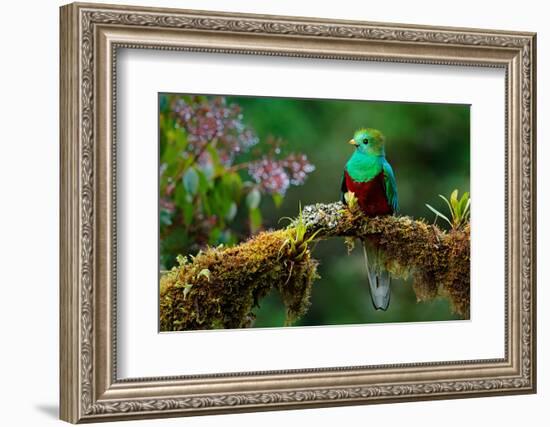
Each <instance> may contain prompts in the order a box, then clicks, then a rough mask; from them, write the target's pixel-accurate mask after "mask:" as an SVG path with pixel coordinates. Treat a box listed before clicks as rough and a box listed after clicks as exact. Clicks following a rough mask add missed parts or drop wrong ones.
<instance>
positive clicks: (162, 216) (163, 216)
mask: <svg viewBox="0 0 550 427" xmlns="http://www.w3.org/2000/svg"><path fill="white" fill-rule="evenodd" d="M159 220H160V225H161V226H162V225H164V226H168V225H172V214H171V213H170V212H169V211H167V210H166V209H161V210H160V212H159Z"/></svg>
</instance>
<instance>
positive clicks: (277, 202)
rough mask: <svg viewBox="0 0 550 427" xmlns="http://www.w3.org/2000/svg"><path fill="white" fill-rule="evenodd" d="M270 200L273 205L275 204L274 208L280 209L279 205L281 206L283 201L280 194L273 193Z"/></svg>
mask: <svg viewBox="0 0 550 427" xmlns="http://www.w3.org/2000/svg"><path fill="white" fill-rule="evenodd" d="M271 198H272V199H273V203H275V207H276V208H280V207H281V205H282V204H283V199H284V197H283V196H282V194H279V193H273V195H272V196H271Z"/></svg>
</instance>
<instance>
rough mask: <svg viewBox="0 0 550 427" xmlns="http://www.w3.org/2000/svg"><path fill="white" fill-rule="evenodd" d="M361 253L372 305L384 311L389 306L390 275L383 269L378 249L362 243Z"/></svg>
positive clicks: (367, 243)
mask: <svg viewBox="0 0 550 427" xmlns="http://www.w3.org/2000/svg"><path fill="white" fill-rule="evenodd" d="M363 253H364V255H365V265H366V267H367V277H368V279H369V288H370V296H371V298H372V303H373V305H374V308H376V309H377V310H384V311H385V310H387V309H388V306H389V304H390V295H391V287H390V285H391V278H390V273H389V272H388V271H387V270H386V269H385V268H384V265H383V264H384V263H383V262H382V260H381V259H380V253H379V251H378V249H377V248H375V247H373V245H372V244H370V243H369V242H366V241H363Z"/></svg>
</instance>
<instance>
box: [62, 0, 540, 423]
mask: <svg viewBox="0 0 550 427" xmlns="http://www.w3.org/2000/svg"><path fill="white" fill-rule="evenodd" d="M60 22H61V48H60V52H61V84H60V88H61V94H60V96H61V98H60V100H61V102H60V105H61V107H60V108H61V112H60V134H61V207H60V210H61V238H60V242H61V248H60V254H61V283H60V287H61V288H60V292H61V302H60V307H61V313H60V316H61V319H60V325H61V331H60V337H61V344H60V346H61V348H60V373H61V378H60V385H61V403H60V407H61V411H60V413H61V418H62V419H63V420H66V421H69V422H72V423H78V422H91V421H109V420H123V419H130V418H155V417H168V416H185V415H201V414H215V413H227V412H243V411H259V410H276V409H279V410H280V409H286V408H289V409H290V408H307V407H320V406H330V405H354V404H369V403H382V402H400V401H410V400H429V399H442V398H459V397H475V396H487V395H495V394H520V393H534V392H535V390H536V351H535V350H536V335H535V332H536V331H535V325H536V321H535V314H536V311H535V308H536V305H535V302H536V301H535V291H536V287H535V277H536V274H535V271H536V270H535V269H536V254H535V248H536V242H535V236H536V233H535V231H536V183H535V175H536V174H535V154H536V150H535V148H536V146H535V92H536V91H535V82H536V76H535V71H536V62H535V60H536V45H535V41H536V37H535V34H533V33H519V32H507V31H494V30H480V29H462V28H438V27H422V26H412V25H403V24H381V23H369V22H354V21H331V20H322V19H316V18H295V17H281V16H263V15H243V14H230V13H217V12H199V11H189V10H174V9H157V8H140V7H126V6H110V5H92V4H71V5H67V6H63V7H62V8H61V19H60Z"/></svg>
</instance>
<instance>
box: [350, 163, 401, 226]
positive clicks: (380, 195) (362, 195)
mask: <svg viewBox="0 0 550 427" xmlns="http://www.w3.org/2000/svg"><path fill="white" fill-rule="evenodd" d="M344 177H345V180H346V187H347V189H348V191H353V192H354V193H355V197H357V201H358V203H359V207H360V208H361V210H362V211H363V213H364V214H365V215H368V216H378V215H391V214H392V213H393V209H392V207H391V206H390V205H389V203H388V199H387V196H386V185H385V183H384V173H383V172H380V173H379V174H378V175H376V176H375V177H374V178H373V179H371V180H370V181H367V182H356V181H354V180H353V179H352V178H351V177H350V176H349V174H348V171H347V170H344Z"/></svg>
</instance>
